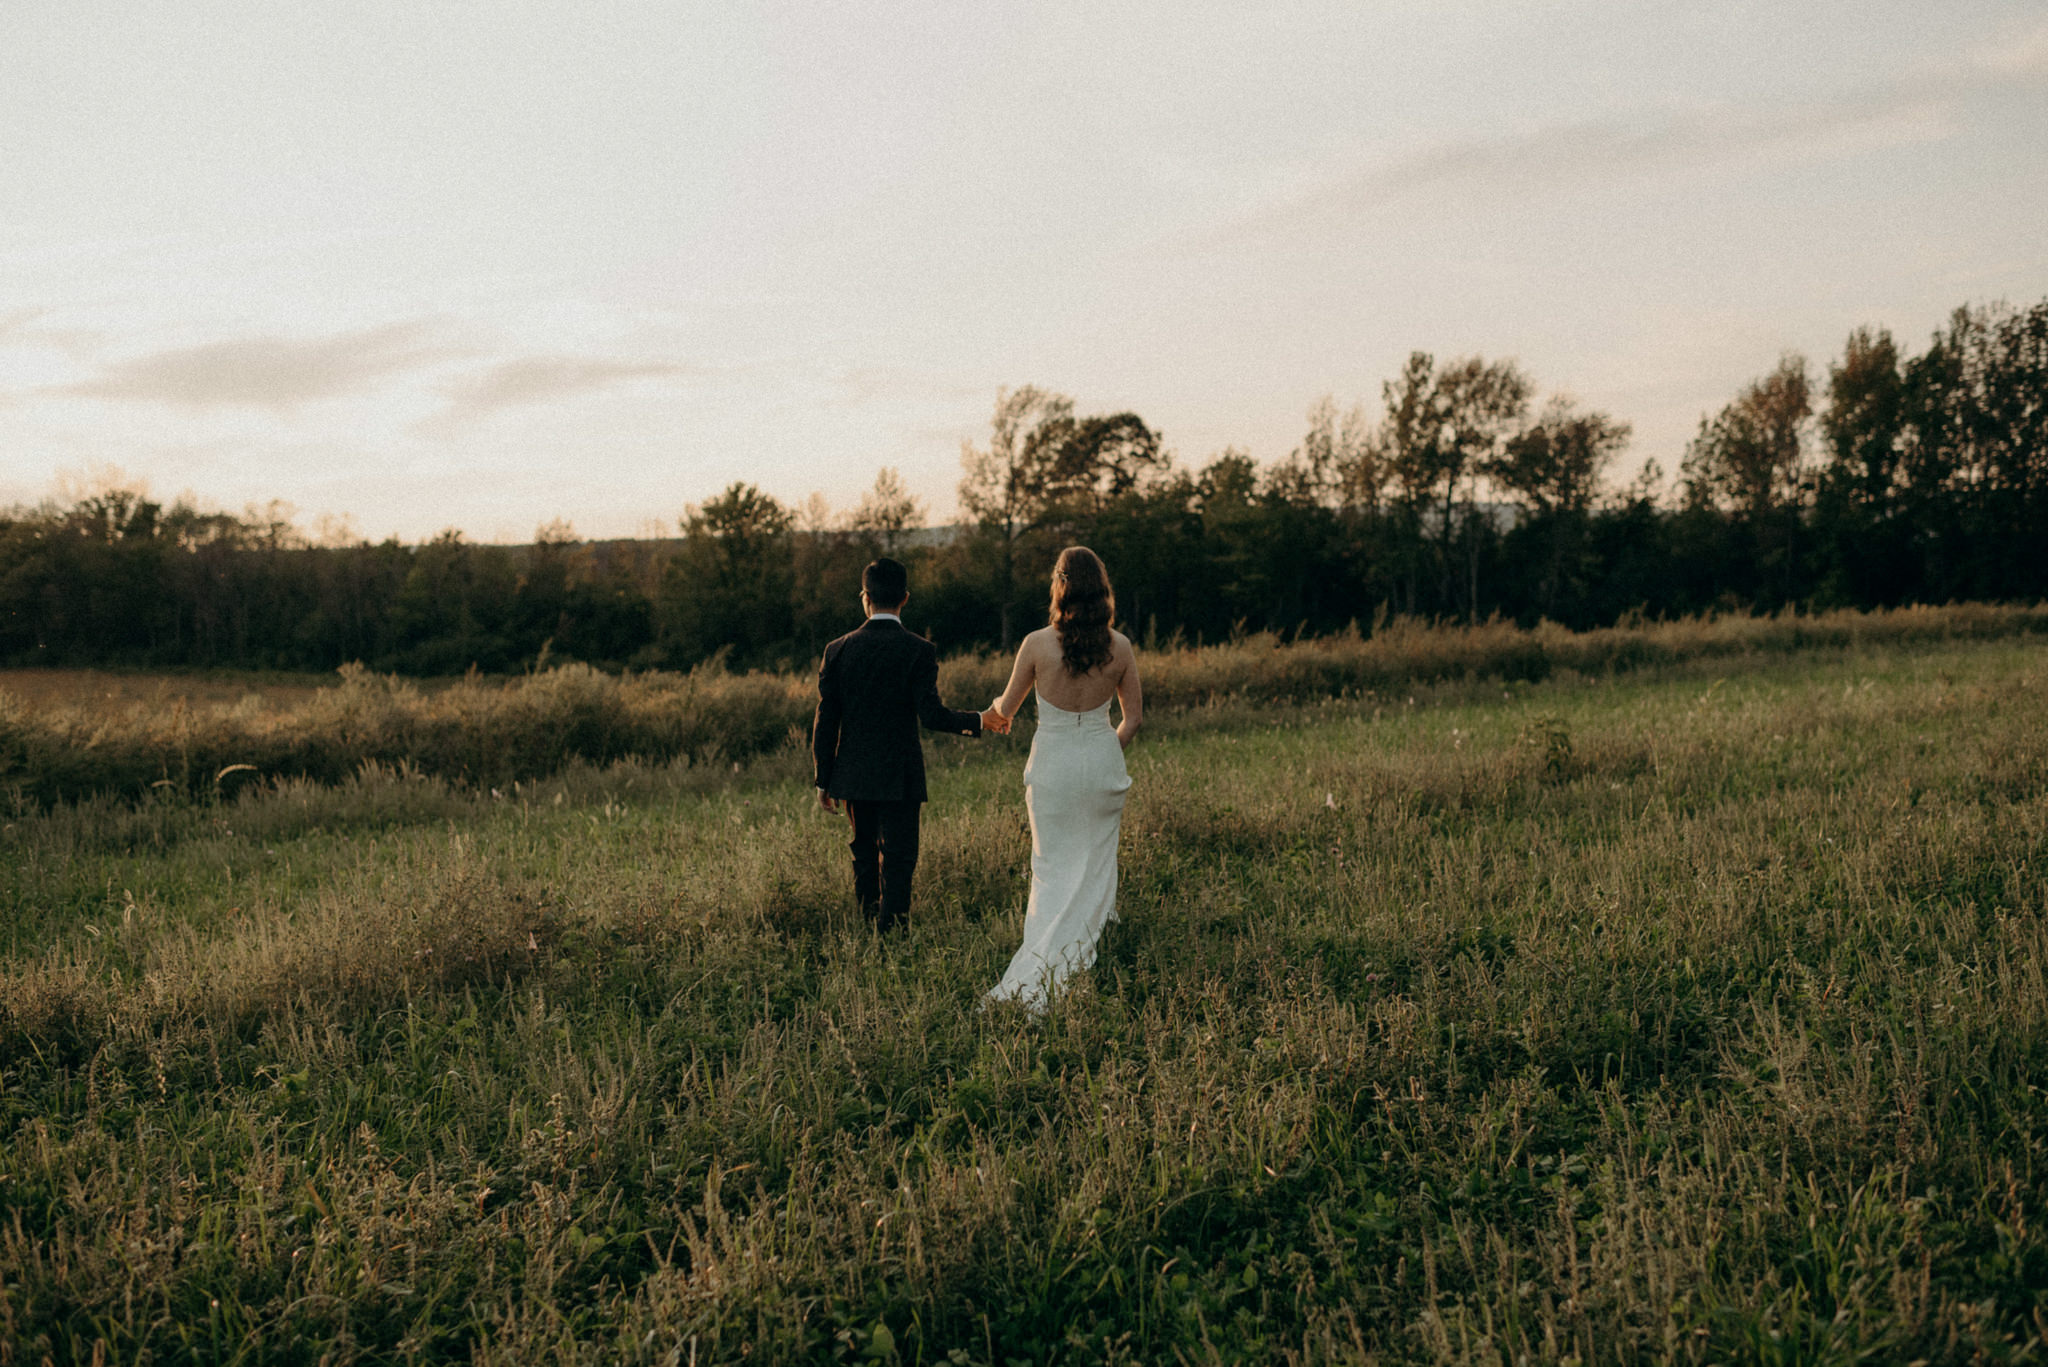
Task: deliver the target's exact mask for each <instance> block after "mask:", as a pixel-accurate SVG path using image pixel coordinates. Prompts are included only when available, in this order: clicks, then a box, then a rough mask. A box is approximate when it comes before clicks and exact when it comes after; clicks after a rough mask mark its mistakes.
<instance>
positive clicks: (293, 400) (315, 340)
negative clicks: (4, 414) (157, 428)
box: [57, 320, 456, 410]
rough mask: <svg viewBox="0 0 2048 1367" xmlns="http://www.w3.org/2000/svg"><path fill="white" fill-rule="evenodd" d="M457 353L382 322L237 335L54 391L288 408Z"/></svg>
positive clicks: (410, 326)
mask: <svg viewBox="0 0 2048 1367" xmlns="http://www.w3.org/2000/svg"><path fill="white" fill-rule="evenodd" d="M454 354H456V352H455V349H454V348H453V347H451V346H450V345H449V344H448V343H447V342H446V341H445V340H444V339H443V337H442V329H441V328H440V326H439V325H437V324H435V323H432V322H427V321H418V320H415V321H411V322H398V323H387V324H383V325H380V326H377V327H371V328H363V329H360V330H357V331H352V332H343V333H337V334H334V335H332V336H328V337H242V338H234V339H231V340H227V341H220V342H206V343H202V344H200V345H198V346H189V347H177V348H174V349H171V350H168V351H156V352H151V353H149V354H148V355H144V356H135V357H130V358H129V359H127V360H123V361H115V362H112V363H111V364H109V365H106V366H104V367H103V368H102V369H101V370H100V372H99V374H97V375H95V376H93V377H92V378H90V379H87V380H83V381H80V382H79V383H76V384H71V385H65V386H62V387H61V388H60V389H59V390H58V391H57V392H59V393H63V394H68V395H73V396H76V397H80V398H91V399H120V400H138V401H142V402H148V403H162V404H172V405H176V406H179V407H184V408H221V407H246V408H270V409H278V410H289V409H293V408H297V407H299V406H300V405H302V404H307V403H313V402H317V401H319V400H322V399H334V398H343V397H346V396H348V395H352V394H360V393H363V392H364V391H366V390H369V389H373V388H375V387H376V386H377V385H378V384H380V383H381V382H383V381H385V380H387V379H389V378H391V377H392V376H395V375H402V374H405V373H407V372H409V371H417V370H421V369H424V368H426V367H428V366H432V365H434V364H437V363H439V362H440V361H443V360H445V359H447V358H448V357H449V356H451V355H454Z"/></svg>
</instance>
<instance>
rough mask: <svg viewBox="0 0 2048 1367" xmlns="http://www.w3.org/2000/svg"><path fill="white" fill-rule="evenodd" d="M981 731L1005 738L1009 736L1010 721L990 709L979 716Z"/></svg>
mask: <svg viewBox="0 0 2048 1367" xmlns="http://www.w3.org/2000/svg"><path fill="white" fill-rule="evenodd" d="M981 729H982V730H984V731H993V732H995V733H996V734H997V735H999V736H1007V735H1009V734H1010V719H1009V718H1008V717H1006V716H1004V715H1003V714H1002V713H1000V712H998V711H996V710H995V709H994V708H993V707H991V708H989V709H988V710H987V711H986V712H983V713H982V714H981Z"/></svg>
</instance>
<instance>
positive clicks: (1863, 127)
mask: <svg viewBox="0 0 2048 1367" xmlns="http://www.w3.org/2000/svg"><path fill="white" fill-rule="evenodd" d="M2044 80H2048V26H2044V27H2043V28H2041V29H2040V30H2038V31H2036V32H2033V33H2031V34H2029V35H2027V36H2025V37H2024V38H2023V39H2022V40H2020V41H2018V42H2016V43H2013V44H2010V45H2008V46H2005V47H2001V48H1999V49H1996V50H1987V51H1985V52H1983V53H1981V54H1979V55H1977V56H1976V57H1975V58H1974V59H1973V60H1971V61H1969V62H1967V63H1963V64H1959V65H1953V66H1949V67H1946V68H1942V69H1937V70H1930V71H1927V72H1923V73H1920V74H1918V75H1916V76H1912V77H1908V78H1904V79H1900V80H1896V81H1891V82H1887V83H1884V84H1881V85H1876V86H1870V87H1866V88H1864V89H1862V90H1858V91H1852V92H1848V93H1845V94H1843V95H1840V96H1838V97H1836V98H1834V99H1831V100H1824V101H1816V102H1813V103H1806V104H1797V105H1784V106H1779V107H1777V108H1772V109H1763V110H1756V109H1740V108H1726V107H1710V108H1694V109H1690V110H1681V111H1673V112H1668V113H1654V112H1653V113H1644V114H1640V115H1637V116H1635V117H1633V118H1603V119H1591V120H1581V121H1574V122H1570V123H1562V124H1555V125H1551V126H1549V127H1545V128H1540V129H1537V130H1535V131H1533V132H1530V133H1526V134H1518V135H1507V136H1495V137H1480V138H1467V139H1461V140H1457V141H1451V142H1445V143H1442V144H1440V145H1438V146H1435V147H1430V148H1426V149H1424V150H1422V151H1420V152H1417V153H1415V154H1413V155H1411V156H1409V157H1406V158H1403V159H1399V160H1395V161H1393V162H1391V163H1387V164H1382V165H1380V166H1377V167H1374V168H1372V169H1370V170H1366V171H1356V170H1353V171H1349V172H1345V173H1342V174H1340V175H1337V176H1334V177H1332V178H1330V179H1327V180H1325V181H1324V182H1323V184H1321V185H1320V186H1318V187H1316V188H1315V189H1313V190H1311V191H1309V192H1307V193H1306V194H1302V195H1299V196H1297V197H1295V198H1294V199H1292V200H1290V201H1288V202H1285V203H1282V204H1280V205H1277V206H1273V207H1270V208H1267V209H1264V210H1261V211H1258V212H1254V213H1252V214H1248V215H1245V216H1243V217H1241V218H1238V219H1237V220H1235V221H1234V222H1232V223H1230V224H1229V225H1227V226H1226V227H1224V228H1223V229H1222V230H1221V231H1220V232H1219V233H1218V234H1216V236H1215V237H1213V238H1211V239H1209V241H1210V243H1211V244H1216V243H1227V242H1234V241H1241V240H1244V239H1247V238H1258V237H1265V236H1267V235H1270V234H1272V233H1276V232H1286V231H1288V230H1291V229H1294V228H1297V227H1307V226H1314V225H1318V224H1325V223H1333V222H1340V221H1343V220H1345V219H1348V218H1351V217H1353V216H1355V215H1358V214H1361V213H1366V212H1370V211H1372V210H1376V209H1380V208H1383V207H1386V206H1389V205H1392V204H1395V203H1397V202H1399V201H1401V200H1403V199H1406V198H1409V197H1411V196H1415V195H1420V194H1429V193H1444V192H1449V193H1457V192H1480V193H1491V194H1499V193H1502V192H1506V193H1511V194H1521V193H1530V192H1543V191H1548V190H1555V189H1567V188H1571V187H1574V186H1579V185H1584V184H1587V183H1591V182H1597V181H1602V180H1605V181H1626V180H1634V179H1638V178H1641V177H1643V176H1649V175H1657V174H1663V173H1669V172H1680V171H1687V170H1694V169H1704V168H1710V167H1714V166H1721V165H1733V164H1740V163H1744V162H1755V161H1762V160H1769V159H1773V158H1777V159H1788V160H1795V161H1799V160H1812V159H1818V158H1825V157H1828V156H1834V155H1840V154H1842V153H1845V152H1857V151H1866V150H1873V149H1877V148H1888V147H1904V146H1910V145H1913V144H1915V143H1925V142H1933V141H1938V140H1940V139H1942V138H1944V137H1947V136H1948V135H1949V134H1951V133H1952V132H1954V131H1955V128H1956V126H1957V123H1958V113H1957V107H1958V105H1959V104H1960V102H1961V101H1962V100H1964V99H1966V98H1968V97H1970V96H1972V95H1978V94H1988V93H1997V92H1999V91H2001V90H2013V89H2022V88H2027V87H2031V86H2036V85H2039V84H2041V83H2042V82H2043V81H2044Z"/></svg>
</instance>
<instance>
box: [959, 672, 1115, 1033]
mask: <svg viewBox="0 0 2048 1367" xmlns="http://www.w3.org/2000/svg"><path fill="white" fill-rule="evenodd" d="M1130 786H1131V775H1130V771H1129V770H1127V769H1126V768H1125V767H1124V748H1123V746H1122V745H1121V744H1119V743H1118V742H1117V738H1116V730H1115V728H1113V727H1111V726H1110V724H1109V703H1108V702H1107V701H1105V702H1104V703H1103V704H1102V706H1100V707H1097V708H1092V709H1090V710H1089V711H1086V712H1068V711H1064V710H1062V709H1061V708H1057V707H1054V706H1053V705H1052V704H1051V703H1049V702H1047V701H1046V700H1045V699H1044V698H1043V697H1039V699H1038V734H1037V735H1036V736H1035V737H1033V739H1032V741H1031V758H1030V759H1029V760H1028V761H1027V762H1026V763H1025V765H1024V807H1025V810H1026V811H1028V812H1029V813H1030V814H1031V901H1030V903H1029V904H1028V905H1027V906H1026V907H1025V910H1024V943H1023V944H1022V945H1021V946H1019V947H1018V950H1017V954H1016V957H1015V958H1013V959H1011V960H1010V967H1009V969H1008V970H1007V971H1006V972H1004V974H1003V980H1002V981H1001V982H999V983H997V984H996V985H995V987H994V988H993V989H991V990H990V992H989V994H988V995H989V997H990V998H991V999H992V1000H1009V1001H1018V1002H1022V1003H1023V1004H1024V1005H1026V1006H1028V1007H1030V1008H1032V1009H1033V1010H1044V1009H1045V1003H1046V1001H1047V999H1048V998H1049V997H1050V995H1051V994H1052V993H1053V992H1054V991H1055V990H1057V989H1058V987H1059V985H1060V984H1061V983H1062V982H1064V981H1065V980H1066V979H1067V978H1068V977H1069V976H1070V975H1072V974H1075V973H1078V972H1080V971H1081V970H1082V969H1085V968H1087V967H1088V966H1089V965H1090V964H1092V963H1094V962H1095V942H1096V940H1097V939H1098V938H1100V937H1101V935H1102V929H1103V927H1104V926H1106V925H1108V924H1109V923H1110V922H1111V921H1114V920H1115V919H1116V844H1117V835H1118V832H1119V831H1120V830H1121V828H1122V825H1123V814H1124V793H1125V792H1126V790H1128V789H1129V788H1130Z"/></svg>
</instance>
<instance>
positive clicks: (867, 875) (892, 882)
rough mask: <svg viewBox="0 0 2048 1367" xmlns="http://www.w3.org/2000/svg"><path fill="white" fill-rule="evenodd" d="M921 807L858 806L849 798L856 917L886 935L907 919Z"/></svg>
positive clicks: (908, 804) (849, 844)
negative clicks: (858, 912)
mask: <svg viewBox="0 0 2048 1367" xmlns="http://www.w3.org/2000/svg"><path fill="white" fill-rule="evenodd" d="M923 807H924V804H923V803H922V802H915V801H910V802H861V801H857V800H854V799H851V798H849V799H848V800H847V803H846V811H847V815H848V816H850V817H851V818H852V819H853V839H852V840H850V841H848V842H847V848H848V849H850V850H852V851H853V895H854V897H855V898H856V899H857V900H858V901H859V902H860V910H861V915H863V916H865V917H867V918H868V919H869V920H870V921H873V922H874V923H875V929H877V930H888V929H889V928H890V927H892V926H895V925H898V924H900V923H901V922H902V921H904V920H905V919H906V918H907V917H908V916H909V915H910V880H911V879H912V878H913V877H914V876H915V875H916V873H917V823H918V817H919V814H920V813H921V811H922V810H923Z"/></svg>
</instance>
